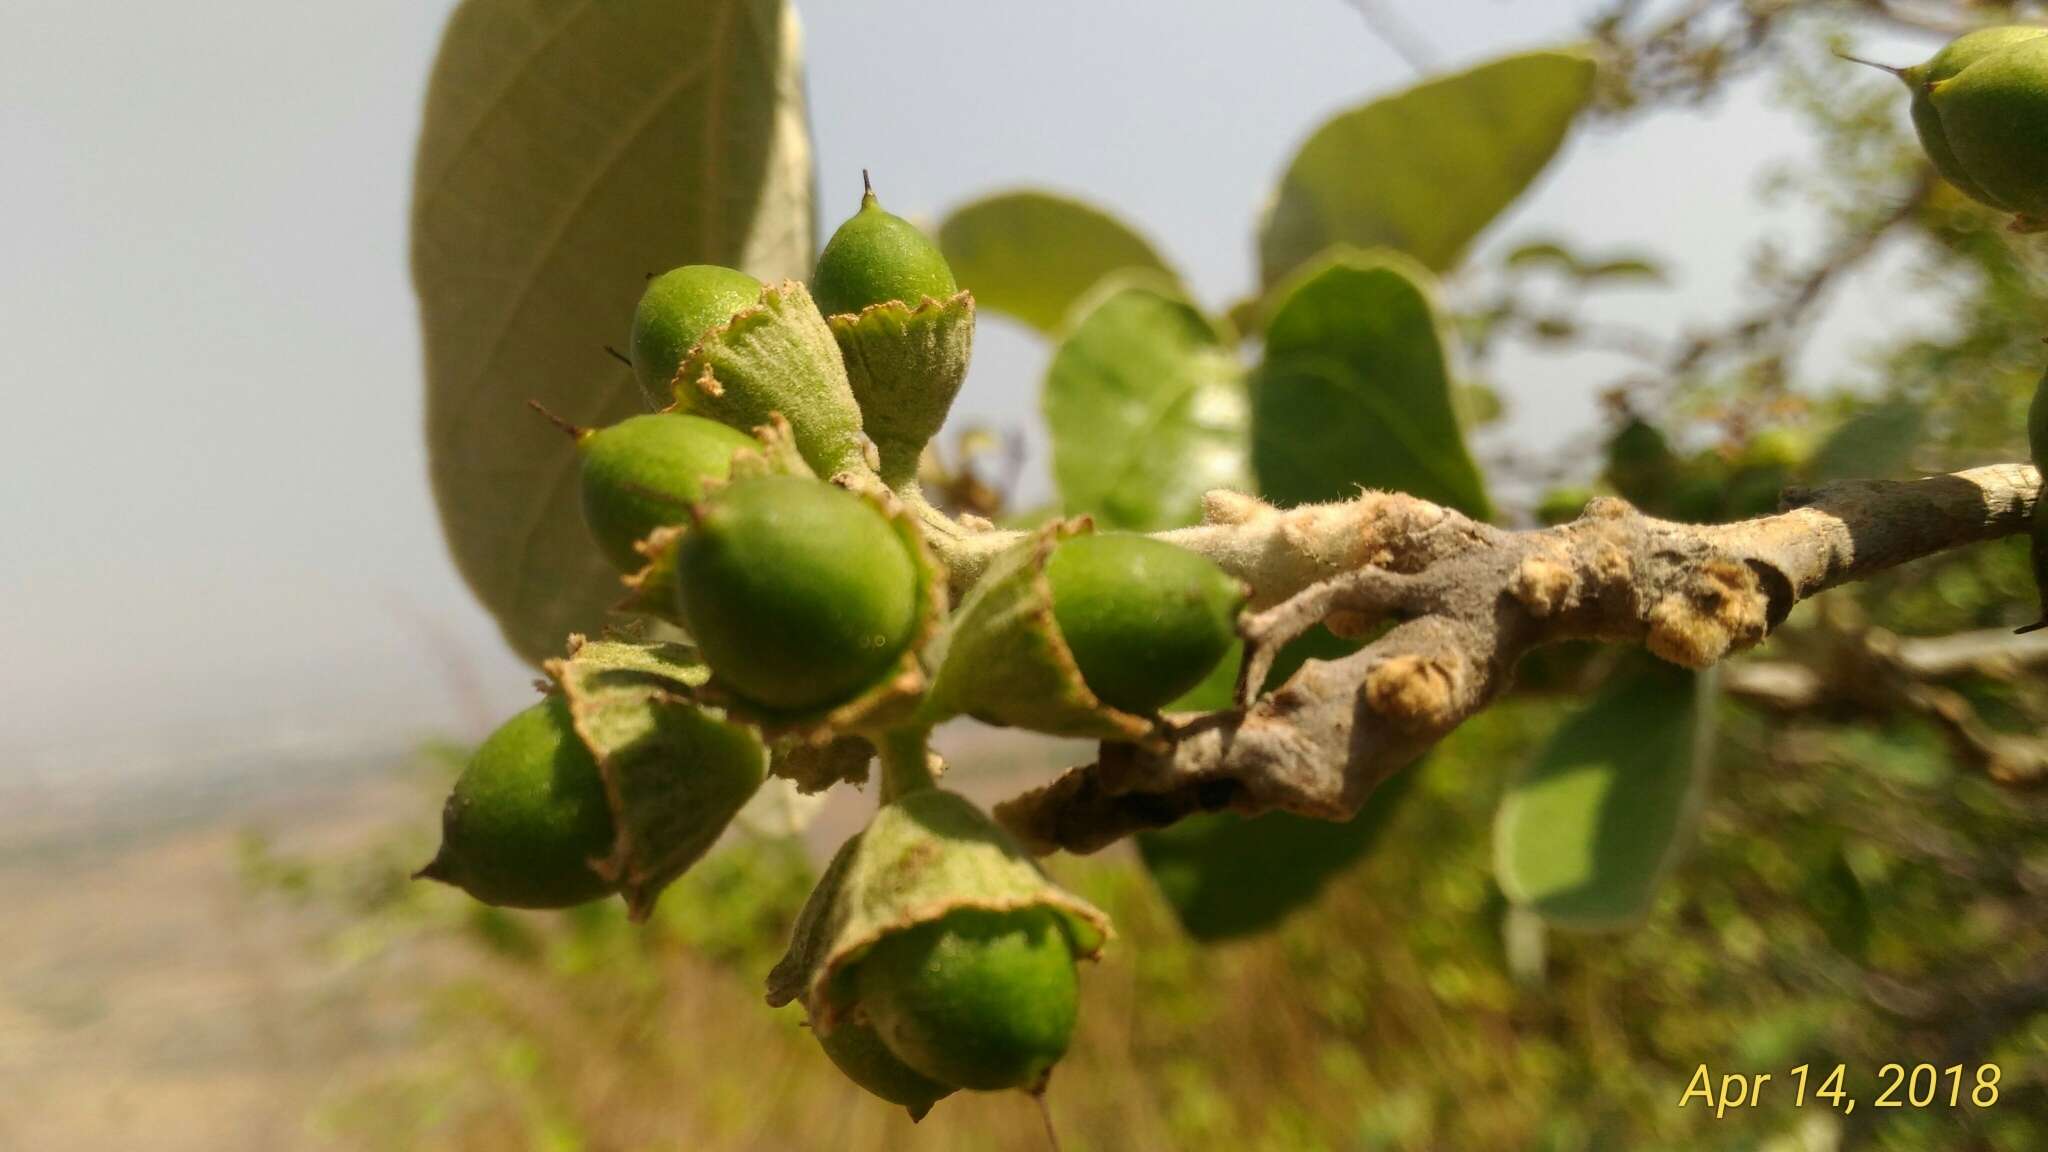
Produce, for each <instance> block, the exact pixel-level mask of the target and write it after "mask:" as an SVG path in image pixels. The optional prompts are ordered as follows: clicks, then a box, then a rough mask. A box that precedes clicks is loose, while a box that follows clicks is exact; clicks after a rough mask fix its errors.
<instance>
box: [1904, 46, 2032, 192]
mask: <svg viewBox="0 0 2048 1152" xmlns="http://www.w3.org/2000/svg"><path fill="white" fill-rule="evenodd" d="M2011 31H2027V32H2032V33H2034V35H2032V36H2030V37H2026V38H2024V39H2021V40H2019V41H2018V42H2016V43H2012V44H2008V45H2007V46H2006V47H2004V48H2000V49H1997V50H1995V51H1993V52H1991V53H1989V54H1987V55H1985V56H1984V57H1983V58H1982V59H1980V60H1978V61H1977V62H1976V63H1974V64H1970V65H1969V66H1967V67H1965V68H1964V69H1963V70H1962V71H1960V72H1957V73H1956V74H1955V75H1954V76H1952V77H1950V78H1948V79H1946V80H1937V81H1933V82H1931V83H1930V84H1929V85H1928V86H1927V89H1926V91H1927V94H1928V95H1927V99H1928V101H1929V102H1930V103H1932V104H1933V105H1934V110H1935V112H1936V113H1937V115H1938V116H1939V118H1940V121H1941V128H1942V133H1943V135H1944V136H1945V137H1946V139H1947V142H1948V147H1949V150H1950V152H1951V153H1952V154H1953V155H1954V157H1955V160H1956V161H1957V162H1958V163H1959V164H1960V165H1961V166H1962V169H1963V171H1964V172H1965V173H1967V174H1968V176H1969V178H1970V179H1971V180H1972V181H1974V182H1975V183H1976V186H1977V187H1978V188H1979V189H1980V190H1981V191H1982V192H1983V195H1982V196H1978V199H1980V200H1984V202H1985V203H1988V204H1991V205H1992V206H1994V207H1999V208H2004V209H2006V210H2008V211H2011V212H2017V213H2019V214H2021V215H2022V216H2024V217H2041V216H2044V215H2048V131H2044V126H2048V38H2044V37H2043V35H2042V32H2043V30H2042V29H2039V28H2034V29H2013V30H2011ZM1965 191H1968V189H1965ZM1972 194H1973V195H1975V193H1972Z"/></svg>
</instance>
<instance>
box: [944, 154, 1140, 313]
mask: <svg viewBox="0 0 2048 1152" xmlns="http://www.w3.org/2000/svg"><path fill="white" fill-rule="evenodd" d="M939 247H940V248H941V249H943V250H944V251H945V253H946V259H947V261H949V262H950V263H951V264H952V265H953V276H954V278H955V279H956V280H958V281H959V282H960V286H961V287H962V288H966V289H968V290H970V291H972V292H973V293H974V302H975V304H976V305H977V306H979V307H981V308H984V309H988V310H991V311H996V312H1005V313H1008V314H1009V315H1011V316H1014V317H1016V318H1017V319H1019V320H1022V321H1023V322H1024V323H1026V324H1029V325H1031V326H1032V327H1033V328H1036V329H1038V330H1039V331H1041V332H1048V333H1049V332H1053V331H1055V330H1057V329H1058V328H1059V326H1060V322H1061V321H1063V320H1065V319H1066V316H1067V311H1068V310H1069V309H1071V308H1072V307H1073V306H1074V302H1075V301H1077V300H1079V299H1081V297H1083V296H1085V295H1087V293H1088V290H1089V289H1090V288H1093V287H1095V285H1096V283H1097V282H1098V281H1100V280H1101V279H1102V278H1103V277H1104V276H1107V275H1109V274H1110V273H1112V272H1117V271H1122V270H1124V269H1131V268H1138V269H1150V270H1152V271H1157V272H1165V273H1168V274H1169V275H1170V274H1171V270H1170V269H1168V268H1167V266H1166V261H1164V260H1162V259H1160V257H1159V253H1157V252H1156V251H1154V250H1153V248H1152V245H1151V244H1150V243H1149V242H1147V241H1146V239H1145V238H1144V237H1143V236H1140V235H1138V233H1137V232H1136V231H1135V230H1133V229H1131V228H1130V227H1129V226H1127V225H1125V224H1124V222H1123V221H1121V220H1118V219H1117V218H1116V217H1114V216H1111V215H1110V214H1109V213H1107V212H1104V211H1102V210H1101V209H1099V208H1096V207H1094V206H1093V205H1090V204H1085V203H1083V202H1081V201H1079V200H1074V199H1070V198H1068V197H1065V196H1061V195H1058V194H1056V193H1052V192H1042V191H1038V190H1036V189H1019V190H1017V191H1014V192H999V193H996V194H995V195H992V196H984V197H982V198H981V199H979V200H975V201H972V202H970V203H967V204H963V205H961V206H960V207H958V208H955V209H954V210H953V212H952V214H951V215H949V216H947V217H946V222H945V223H943V224H941V225H939Z"/></svg>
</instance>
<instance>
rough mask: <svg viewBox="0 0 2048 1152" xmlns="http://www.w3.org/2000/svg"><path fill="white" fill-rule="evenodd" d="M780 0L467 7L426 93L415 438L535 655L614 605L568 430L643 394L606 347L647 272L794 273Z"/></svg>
mask: <svg viewBox="0 0 2048 1152" xmlns="http://www.w3.org/2000/svg"><path fill="white" fill-rule="evenodd" d="M800 71H801V63H800V47H799V43H798V36H797V33H796V27H795V18H794V16H793V15H792V14H790V12H789V11H788V9H787V7H786V6H785V5H784V4H783V3H782V2H781V0H606V2H605V3H581V4H567V3H549V2H545V0H466V2H465V3H463V4H462V5H461V6H460V7H459V8H457V9H456V11H455V14H454V16H453V17H452V18H451V19H450V21H449V24H448V28H447V32H446V34H445V35H444V37H443V40H442V44H441V51H440V55H439V58H438V59H437V60H436V62H435V65H434V71H433V77H432V80H431V82H430V84H429V87H428V90H427V106H426V113H425V120H424V125H423V127H422V130H421V135H420V145H419V154H418V161H417V167H416V172H415V185H414V191H413V221H412V230H413V236H412V257H413V279H414V283H415V285H416V287H417V288H418V291H419V296H420V318H421V326H422V329H423V334H424V342H425V346H426V366H427V406H426V407H427V445H428V449H429V456H430V466H431V470H432V474H433V481H434V494H435V499H436V501H437V502H438V504H439V506H440V510H441V520H442V526H443V528H444V529H445V531H446V534H447V537H448V544H449V548H450V550H451V551H452V552H453V553H454V556H455V560H456V564H457V565H458V566H459V567H460V568H461V570H462V573H463V575H464V577H465V578H467V579H468V581H469V583H470V586H471V587H472V588H473V589H475V591H476V594H477V596H478V598H479V599H481V600H482V601H483V603H484V606H485V607H486V608H488V609H489V610H490V611H491V613H492V614H493V615H495V616H496V617H497V619H498V623H499V626H500V627H501V628H502V629H503V631H504V633H505V636H506V638H507V639H508V640H509V641H510V642H511V643H512V645H513V647H515V648H516V649H518V650H519V651H520V652H521V653H522V654H524V655H526V656H527V657H529V658H535V659H538V658H540V657H542V656H545V655H547V654H549V653H552V652H555V651H559V649H560V648H561V644H562V638H563V636H564V635H565V634H566V633H568V632H571V631H583V632H593V631H595V630H596V629H597V628H598V627H599V626H600V625H601V624H602V623H603V621H604V615H605V609H606V607H607V606H608V605H610V604H612V603H615V602H616V601H618V600H619V599H620V598H621V594H622V590H621V588H620V587H619V584H618V581H617V577H616V575H615V574H614V573H613V572H611V571H610V569H609V568H608V567H607V566H606V565H605V563H604V562H603V560H602V559H601V558H600V557H599V555H598V554H597V552H596V551H595V550H594V549H593V548H592V547H591V545H590V542H589V540H588V539H587V538H586V536H585V533H584V529H583V525H582V523H581V522H580V519H579V516H578V512H577V500H576V475H575V457H574V453H573V451H572V446H571V442H570V441H569V440H568V438H566V437H564V436H562V435H561V434H560V433H559V432H557V431H555V430H554V429H552V428H550V427H549V426H548V425H546V424H545V423H543V422H542V421H540V420H538V419H537V418H535V417H534V415H533V414H532V413H530V412H528V411H526V408H525V404H526V401H528V400H538V401H540V402H542V403H543V404H546V405H547V406H548V407H549V408H550V409H552V410H553V411H555V412H558V413H560V414H561V415H562V416H564V417H566V418H567V419H570V420H572V421H575V422H576V423H578V424H583V425H592V424H602V423H606V422H609V421H612V420H616V419H618V418H620V417H623V416H626V415H628V414H630V413H632V412H634V411H635V410H637V409H638V408H639V406H640V400H639V398H638V395H637V390H636V388H635V386H634V384H633V381H632V374H631V373H630V372H629V371H628V370H627V369H626V368H624V367H623V366H620V365H617V364H614V363H612V362H611V361H610V360H609V359H608V358H607V357H606V355H605V352H604V348H605V345H607V344H620V343H623V342H624V341H625V338H626V332H627V328H628V327H629V326H630V323H631V318H632V313H633V305H634V302H635V301H636V300H637V299H638V298H639V294H640V289H641V285H642V283H643V279H644V277H645V276H646V275H647V274H648V273H650V272H654V271H658V270H661V269H665V268H669V267H672V266H675V265H678V264H686V263H719V264H733V265H739V266H743V267H745V268H747V269H748V270H749V271H751V272H754V273H755V274H757V275H760V276H763V277H771V276H772V277H783V276H797V275H802V274H803V272H804V270H805V269H806V267H807V266H808V264H809V261H810V256H811V253H812V251H813V223H812V207H811V199H812V198H811V172H810V168H811V162H810V146H809V137H808V130H807V128H806V127H805V118H804V112H803V106H802V102H801V101H802V78H801V75H800Z"/></svg>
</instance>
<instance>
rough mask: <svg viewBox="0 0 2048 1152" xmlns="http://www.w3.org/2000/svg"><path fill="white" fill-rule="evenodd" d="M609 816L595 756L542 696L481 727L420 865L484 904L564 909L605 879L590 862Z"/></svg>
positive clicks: (558, 704) (596, 892) (607, 843)
mask: <svg viewBox="0 0 2048 1152" xmlns="http://www.w3.org/2000/svg"><path fill="white" fill-rule="evenodd" d="M611 850H612V815H611V808H610V806H609V804H608V803H607V802H606V800H605V791H604V781H603V780H602V779H601V778H600V777H599V776H598V772H597V761H596V760H595V759H594V758H592V756H591V754H590V749H589V748H588V747H586V746H585V745H584V743H583V740H582V738H581V737H579V736H578V735H577V734H576V730H575V728H574V727H573V726H572V725H571V723H570V720H569V704H568V701H566V700H565V699H563V698H562V697H560V696H550V697H548V698H547V699H545V700H543V701H541V702H540V703H538V704H535V705H534V706H533V707H531V708H528V709H527V710H526V711H524V712H521V713H519V714H518V715H516V716H514V717H512V718H511V719H510V720H507V721H506V722H505V723H504V724H503V725H502V726H500V727H499V728H498V730H497V731H495V732H493V733H491V735H490V736H489V738H487V739H486V740H485V741H484V742H483V743H482V744H481V745H479V746H478V747H477V750H476V753H475V754H474V755H473V756H471V757H470V760H469V766H468V767H466V768H464V769H463V770H462V776H461V777H460V778H459V779H457V780H456V781H455V790H454V792H453V793H451V794H450V795H449V797H448V804H447V807H446V808H444V809H443V810H442V813H441V851H440V853H439V854H438V855H436V856H435V857H434V861H433V863H431V864H428V865H427V866H426V867H425V868H423V869H421V870H420V873H419V874H420V875H421V876H423V877H425V878H427V879H430V880H440V881H443V882H445V883H448V884H453V885H455V886H456V887H458V888H461V889H462V890H463V891H465V892H468V893H469V894H470V895H471V896H474V897H476V898H477V899H478V900H481V901H483V902H484V903H486V904H496V905H501V906H503V907H507V908H567V907H569V906H571V905H575V904H582V903H584V902H586V901H589V900H595V899H597V898H598V897H600V896H604V895H606V894H608V893H610V892H611V891H612V885H611V884H610V883H608V882H607V881H606V880H605V879H604V878H603V877H601V876H599V875H598V874H597V872H596V871H595V870H593V869H592V868H591V866H590V862H591V860H593V859H601V858H603V857H605V856H608V855H610V853H611Z"/></svg>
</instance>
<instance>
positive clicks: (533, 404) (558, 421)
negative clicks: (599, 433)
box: [526, 400, 590, 440]
mask: <svg viewBox="0 0 2048 1152" xmlns="http://www.w3.org/2000/svg"><path fill="white" fill-rule="evenodd" d="M526 406H527V407H528V408H531V409H533V410H534V411H535V412H536V413H538V414H539V415H540V418H541V419H543V420H545V421H547V422H548V423H550V424H553V425H554V426H555V427H557V428H560V429H561V430H562V431H563V432H564V433H566V434H567V435H568V436H569V438H570V439H572V440H581V439H583V438H584V437H585V436H588V435H590V429H588V428H578V427H577V426H576V425H574V424H571V423H570V422H568V421H567V420H564V419H562V418H561V417H560V416H557V415H555V414H554V413H553V412H550V411H548V408H547V405H545V404H542V403H541V402H540V401H538V400H528V401H527V402H526Z"/></svg>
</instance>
